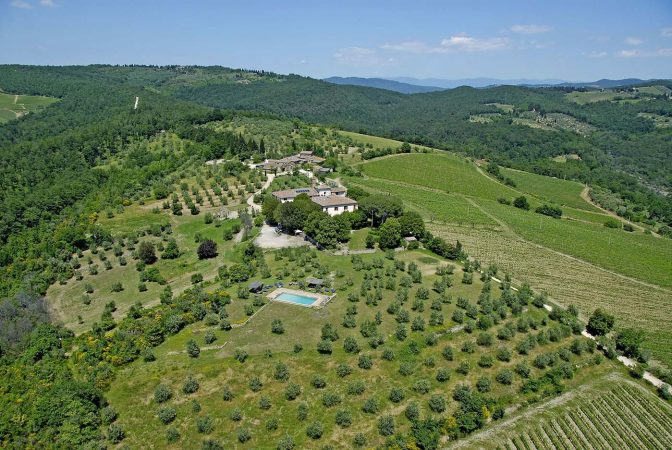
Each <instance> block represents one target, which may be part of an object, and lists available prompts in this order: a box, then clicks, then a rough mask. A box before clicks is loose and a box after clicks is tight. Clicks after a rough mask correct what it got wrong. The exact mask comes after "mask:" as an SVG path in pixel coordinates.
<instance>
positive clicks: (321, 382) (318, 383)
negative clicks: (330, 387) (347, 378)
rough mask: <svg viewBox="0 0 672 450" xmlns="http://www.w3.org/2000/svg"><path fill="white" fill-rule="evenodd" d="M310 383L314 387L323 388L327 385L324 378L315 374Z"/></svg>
mask: <svg viewBox="0 0 672 450" xmlns="http://www.w3.org/2000/svg"><path fill="white" fill-rule="evenodd" d="M310 384H311V385H312V386H313V387H314V388H316V389H324V388H325V387H326V386H327V382H326V380H325V379H324V378H322V377H321V376H319V375H315V376H314V377H313V378H312V380H311V381H310Z"/></svg>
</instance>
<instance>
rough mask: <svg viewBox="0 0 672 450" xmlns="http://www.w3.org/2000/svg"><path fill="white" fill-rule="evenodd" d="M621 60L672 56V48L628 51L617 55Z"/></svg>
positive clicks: (622, 51) (619, 52)
mask: <svg viewBox="0 0 672 450" xmlns="http://www.w3.org/2000/svg"><path fill="white" fill-rule="evenodd" d="M615 54H616V56H618V57H619V58H656V57H669V56H672V48H658V49H656V50H639V49H628V50H620V51H618V52H616V53H615Z"/></svg>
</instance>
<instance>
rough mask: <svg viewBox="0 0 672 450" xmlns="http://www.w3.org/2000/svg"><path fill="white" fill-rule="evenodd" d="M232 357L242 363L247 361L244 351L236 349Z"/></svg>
mask: <svg viewBox="0 0 672 450" xmlns="http://www.w3.org/2000/svg"><path fill="white" fill-rule="evenodd" d="M233 357H234V358H235V359H236V361H238V362H240V363H244V362H245V360H246V359H247V352H246V351H245V350H242V349H239V348H237V349H236V350H235V351H234V352H233Z"/></svg>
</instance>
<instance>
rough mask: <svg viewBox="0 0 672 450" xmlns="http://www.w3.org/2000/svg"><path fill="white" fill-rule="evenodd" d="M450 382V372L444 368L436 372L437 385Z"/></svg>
mask: <svg viewBox="0 0 672 450" xmlns="http://www.w3.org/2000/svg"><path fill="white" fill-rule="evenodd" d="M448 380H450V371H449V370H448V369H445V368H441V369H439V370H438V372H436V381H438V382H439V383H445V382H446V381H448Z"/></svg>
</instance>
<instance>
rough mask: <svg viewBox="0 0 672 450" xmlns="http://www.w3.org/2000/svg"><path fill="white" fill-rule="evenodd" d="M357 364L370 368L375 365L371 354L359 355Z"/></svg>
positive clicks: (361, 367) (362, 367) (360, 366)
mask: <svg viewBox="0 0 672 450" xmlns="http://www.w3.org/2000/svg"><path fill="white" fill-rule="evenodd" d="M357 366H358V367H359V368H360V369H366V370H368V369H370V368H371V367H373V359H371V357H370V356H369V355H359V360H358V361H357Z"/></svg>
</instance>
